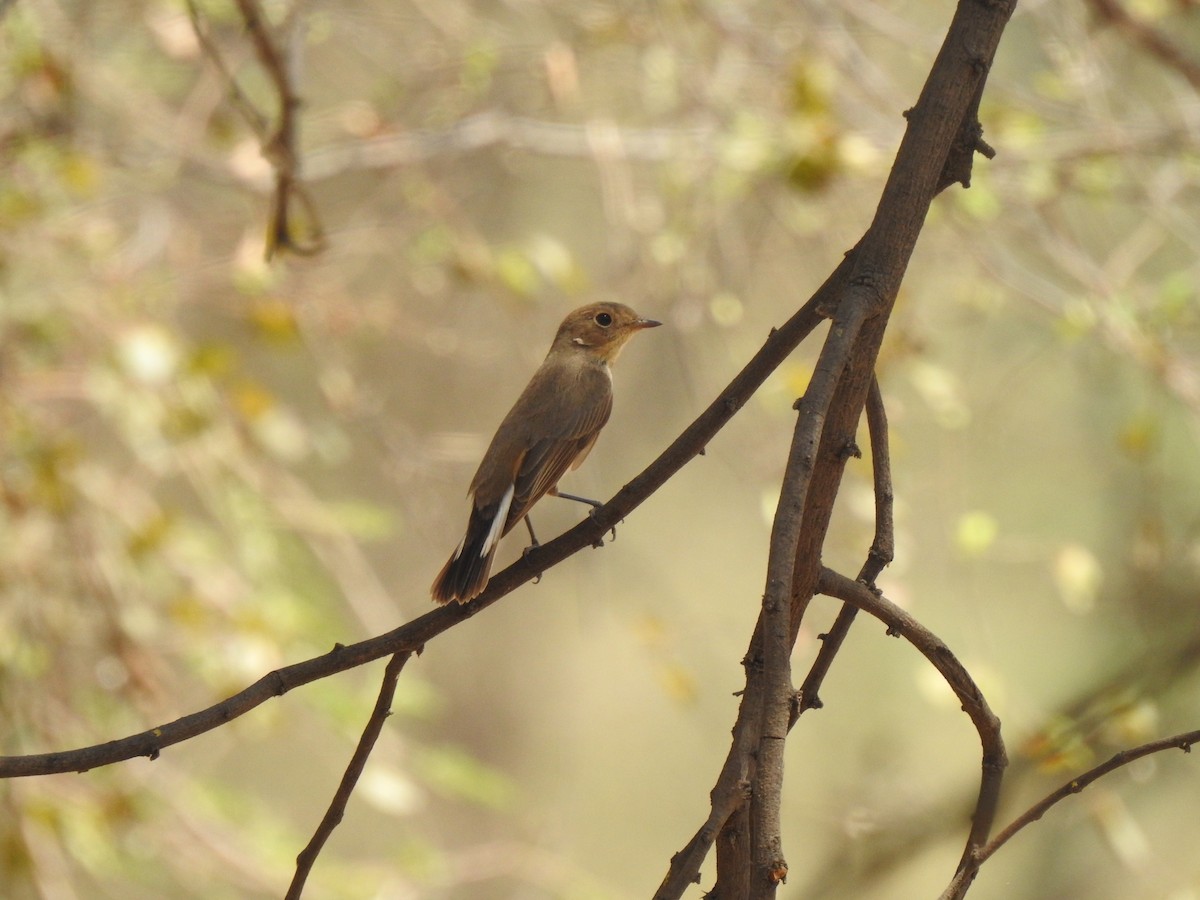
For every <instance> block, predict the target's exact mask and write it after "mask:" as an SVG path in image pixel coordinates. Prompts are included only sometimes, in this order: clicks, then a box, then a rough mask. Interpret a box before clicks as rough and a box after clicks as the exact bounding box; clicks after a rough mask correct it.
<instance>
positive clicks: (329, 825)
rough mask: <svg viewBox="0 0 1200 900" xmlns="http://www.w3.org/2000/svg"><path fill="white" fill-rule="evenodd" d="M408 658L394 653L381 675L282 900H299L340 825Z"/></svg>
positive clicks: (389, 711)
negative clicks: (367, 713)
mask: <svg viewBox="0 0 1200 900" xmlns="http://www.w3.org/2000/svg"><path fill="white" fill-rule="evenodd" d="M411 656H412V652H411V651H408V650H406V651H403V652H401V653H397V654H395V655H394V656H393V657H392V658H391V659H390V660H388V664H387V668H386V669H384V672H383V681H382V683H381V684H380V685H379V697H378V698H377V699H376V701H375V708H374V709H373V710H372V711H371V717H370V718H369V719H367V724H366V727H365V728H364V729H363V733H362V737H360V738H359V739H358V746H357V747H355V748H354V754H353V755H352V756H351V757H350V762H349V764H348V765H347V766H346V771H345V773H344V774H343V775H342V780H341V782H340V783H339V784H338V788H337V791H336V792H335V793H334V795H333V799H332V800H330V801H329V808H328V809H327V810H326V811H325V815H324V816H323V817H322V819H321V822H320V824H319V825H318V826H317V830H316V831H315V832H314V833H313V836H312V840H310V841H309V842H308V844H307V845H306V846H305V848H304V849H303V850H301V851H300V855H299V856H297V857H296V874H295V875H294V876H293V877H292V883H291V884H290V885H289V886H288V890H287V894H286V895H285V898H284V900H300V895H301V894H303V893H304V884H305V882H306V881H307V880H308V874H309V872H311V871H312V867H313V864H314V863H315V862H316V861H317V856H318V855H319V854H320V852H321V849H322V848H323V847H324V846H325V842H326V841H327V840H329V836H330V835H331V834H333V829H335V828H337V827H338V825H339V824H341V821H342V816H343V815H345V812H346V804H347V803H349V802H350V795H351V794H353V793H354V788H355V786H356V785H357V784H358V779H359V776H361V775H362V772H363V769H364V768H365V767H366V765H367V760H368V759H369V758H370V756H371V751H372V750H373V749H374V747H375V742H376V741H377V740H379V735H380V732H382V731H383V723H384V722H386V721H387V718H388V716H390V715H391V714H392V700H393V699H394V698H395V696H396V682H398V681H399V680H400V672H401V671H403V669H404V664H405V663H406V662H408V660H409V658H410V657H411Z"/></svg>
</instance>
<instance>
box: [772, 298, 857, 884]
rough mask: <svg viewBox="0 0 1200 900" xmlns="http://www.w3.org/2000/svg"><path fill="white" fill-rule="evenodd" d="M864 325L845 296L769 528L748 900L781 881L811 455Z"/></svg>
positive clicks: (802, 403) (803, 407)
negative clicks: (786, 754)
mask: <svg viewBox="0 0 1200 900" xmlns="http://www.w3.org/2000/svg"><path fill="white" fill-rule="evenodd" d="M866 318H867V304H866V302H865V301H864V300H863V299H862V298H861V297H860V296H858V295H856V294H851V296H850V300H849V302H846V303H843V304H841V305H840V306H839V307H838V309H837V312H836V314H835V315H834V319H833V322H832V324H831V325H830V328H829V334H828V336H827V337H826V339H825V346H824V347H823V348H822V350H821V355H820V357H819V358H818V359H817V364H816V367H815V369H814V371H813V376H812V379H811V381H810V382H809V387H808V391H807V392H806V393H805V395H804V396H803V397H802V398H801V399H800V400H798V401H796V409H797V410H799V413H800V414H799V416H798V417H797V419H796V429H795V432H794V436H793V438H792V446H791V449H790V451H789V452H788V462H787V468H786V469H785V470H784V477H783V485H782V487H781V490H780V497H779V505H778V507H777V508H776V510H775V521H774V524H773V526H772V529H771V543H770V552H769V556H768V560H767V586H766V591H765V592H764V594H763V608H762V619H761V621H762V630H761V633H762V650H763V654H762V656H763V668H762V682H763V690H762V694H763V697H762V712H761V714H760V717H759V720H758V721H759V724H758V727H757V729H756V730H757V732H758V734H757V744H758V749H757V752H756V753H755V762H756V767H757V772H756V774H757V777H756V779H755V788H754V791H753V793H752V795H751V798H750V833H751V834H752V835H753V836H754V869H755V873H754V874H753V875H752V877H751V882H750V900H759V898H767V897H769V896H770V895H771V894H773V892H774V890H775V888H776V886H777V885H778V884H779V883H781V882H782V881H784V880H786V878H787V869H788V867H787V862H786V860H785V859H784V855H783V839H782V836H781V833H780V817H781V804H782V800H783V751H784V745H785V743H786V741H787V735H788V732H789V731H790V730H791V723H792V721H793V717H792V709H793V699H794V693H795V692H794V690H793V688H792V678H791V671H792V670H791V656H792V643H793V640H794V638H793V636H792V622H791V613H792V602H791V598H792V595H793V593H794V585H795V572H796V565H797V562H798V560H797V547H798V546H799V544H800V533H801V528H802V526H803V523H804V513H805V508H806V507H807V504H808V493H809V487H810V485H811V484H812V478H813V471H814V469H815V467H816V462H817V450H818V448H819V447H820V444H821V439H822V436H823V432H824V428H825V419H826V416H827V415H828V413H829V406H830V404H831V403H832V402H833V396H834V391H835V389H836V388H837V385H838V382H839V380H840V379H841V377H842V373H843V372H844V371H845V369H846V365H847V363H848V362H849V360H850V352H851V348H852V347H853V346H854V343H855V341H856V340H857V339H858V334H859V332H860V331H861V330H862V326H863V322H864V321H866Z"/></svg>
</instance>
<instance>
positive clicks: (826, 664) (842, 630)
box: [793, 378, 896, 724]
mask: <svg viewBox="0 0 1200 900" xmlns="http://www.w3.org/2000/svg"><path fill="white" fill-rule="evenodd" d="M867 432H868V434H869V435H870V439H871V475H872V480H873V481H874V491H875V539H874V540H873V541H872V542H871V549H870V550H869V551H868V552H867V559H866V561H865V562H864V563H863V566H862V568H861V569H860V570H859V572H858V580H859V581H860V582H862V583H863V584H866V585H870V586H873V585H874V584H875V579H876V578H878V577H879V573H880V572H882V571H883V570H884V569H885V568H886V567H887V565H888V564H889V563H890V562H891V561H892V558H893V556H894V555H895V551H896V535H895V523H894V520H893V512H892V501H893V492H892V462H891V451H890V449H889V445H888V424H887V411H886V410H885V409H884V406H883V394H882V393H881V392H880V390H879V380H878V379H877V378H872V379H871V388H870V391H869V392H868V393H867ZM857 615H858V610H857V609H856V608H855V607H853V606H851V605H850V604H848V603H843V604H842V608H841V609H840V610H838V614H837V618H836V619H834V622H833V625H832V626H831V627H830V629H829V631H828V632H826V633H825V634H822V635H820V636H819V637H820V639H821V649H820V650H819V651H818V652H817V658H816V659H815V660H814V661H813V664H812V666H811V668H809V670H808V675H807V676H805V679H804V684H802V685H801V686H800V696H799V702H798V703H797V706H796V710H795V713H794V716H795V718H799V716H801V715H802V714H803V713H805V712H806V711H808V710H810V709H820V708H821V696H820V694H821V684H822V683H823V682H824V681H825V676H826V675H828V674H829V668H830V666H832V665H833V660H834V657H836V656H837V654H838V651H839V650H841V649H842V643H843V642H844V641H845V640H846V635H848V634H849V633H850V626H851V625H853V624H854V619H855V617H856V616H857ZM793 724H795V721H794V719H793Z"/></svg>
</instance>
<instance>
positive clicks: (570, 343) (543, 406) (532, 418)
mask: <svg viewBox="0 0 1200 900" xmlns="http://www.w3.org/2000/svg"><path fill="white" fill-rule="evenodd" d="M661 324H662V323H661V322H655V321H654V320H653V319H643V318H642V317H641V316H639V315H638V314H637V313H635V312H634V311H633V310H632V309H630V308H629V307H628V306H624V305H622V304H620V303H593V304H591V305H589V306H584V307H580V308H579V309H577V310H575V311H574V312H573V313H571V314H570V315H568V316H567V317H566V318H565V319H564V320H563V323H562V325H560V326H559V327H558V334H556V335H555V336H554V343H553V344H551V345H550V352H549V353H547V354H546V359H545V361H543V362H542V365H541V367H540V368H539V369H538V370H537V371H536V372H535V373H534V375H533V378H532V379H530V381H529V385H528V386H527V387H526V388H525V390H524V392H522V394H521V396H520V397H519V398H517V402H516V403H515V404H514V405H513V408H512V409H511V410H509V412H508V415H507V416H505V417H504V421H503V422H501V423H500V427H499V428H498V429H497V430H496V436H495V437H493V438H492V443H491V445H490V446H489V447H488V449H487V452H486V453H485V454H484V455H483V461H482V462H481V463H480V464H479V471H477V472H476V473H475V477H474V478H473V479H471V487H470V489H469V490H468V491H467V496H469V497H470V498H471V518H470V520H469V521H468V522H467V533H466V535H465V536H464V537H463V539H462V541H461V542H460V543H459V545H458V549H456V550H455V551H454V555H452V556H451V557H450V559H449V560H448V561H447V562H446V565H445V566H444V567H443V568H442V571H441V572H440V573H439V574H438V577H437V579H436V580H435V581H434V582H433V588H432V591H431V592H432V594H433V599H434V600H436V601H437V602H438V603H449V602H450V601H451V600H457V601H458V602H459V603H466V602H467V601H468V600H471V599H473V598H474V597H477V596H478V595H479V594H480V593H482V592H483V589H484V588H485V587H487V582H488V575H489V573H490V572H491V568H492V558H493V557H494V556H495V555H496V546H497V545H498V544H499V543H500V538H502V537H504V535H506V534H508V532H509V531H510V530H511V529H512V527H513V526H514V525H516V524H517V523H518V522H520V521H521V520H522V519H524V518H525V517H526V516H527V515H528V514H529V510H530V507H532V506H533V504H535V503H537V502H538V501H539V500H540V499H542V497H543V496H545V495H546V494H551V495H555V496H564V497H569V498H570V499H572V500H582V499H583V498H581V497H571V496H570V495H569V494H562V495H559V493H558V479H560V478H562V476H563V475H564V474H565V473H566V471H567V470H568V469H575V468H578V467H579V464H580V463H582V462H583V460H584V458H585V457H586V456H587V455H588V451H590V450H591V449H592V445H593V444H595V443H596V438H597V436H598V435H599V434H600V429H601V428H603V427H604V423H605V422H607V421H608V415H609V413H610V412H612V371H611V370H610V369H609V366H610V365H611V364H612V362H613V360H615V359H616V358H617V354H619V353H620V352H621V348H622V347H623V346H625V342H626V341H627V340H629V339H630V338H631V337H632V336H633V335H634V334H635V333H636V332H638V331H641V330H642V329H643V328H654V327H656V326H658V325H661ZM584 502H589V503H590V502H592V501H584ZM530 536H531V537H532V536H533V529H532V528H530Z"/></svg>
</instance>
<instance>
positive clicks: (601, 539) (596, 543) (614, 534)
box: [588, 506, 625, 550]
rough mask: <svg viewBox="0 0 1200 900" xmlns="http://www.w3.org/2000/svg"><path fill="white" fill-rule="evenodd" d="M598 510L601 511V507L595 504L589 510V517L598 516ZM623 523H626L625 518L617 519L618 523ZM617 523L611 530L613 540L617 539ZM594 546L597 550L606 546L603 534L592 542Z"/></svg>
mask: <svg viewBox="0 0 1200 900" xmlns="http://www.w3.org/2000/svg"><path fill="white" fill-rule="evenodd" d="M598 512H600V507H599V506H593V507H592V508H591V509H590V510H588V518H591V519H594V518H596V514H597V513H598ZM623 524H625V520H624V519H620V520H618V521H617V525H623ZM617 525H614V526H613V527H612V529H611V530H610V533H611V534H612V540H613V541H615V540H616V539H617ZM610 543H611V541H610ZM592 546H593V547H595V548H596V549H597V550H598V549H600V548H601V547H603V546H604V537H603V536H601V537H598V538H596V540H595V541H593V542H592Z"/></svg>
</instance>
